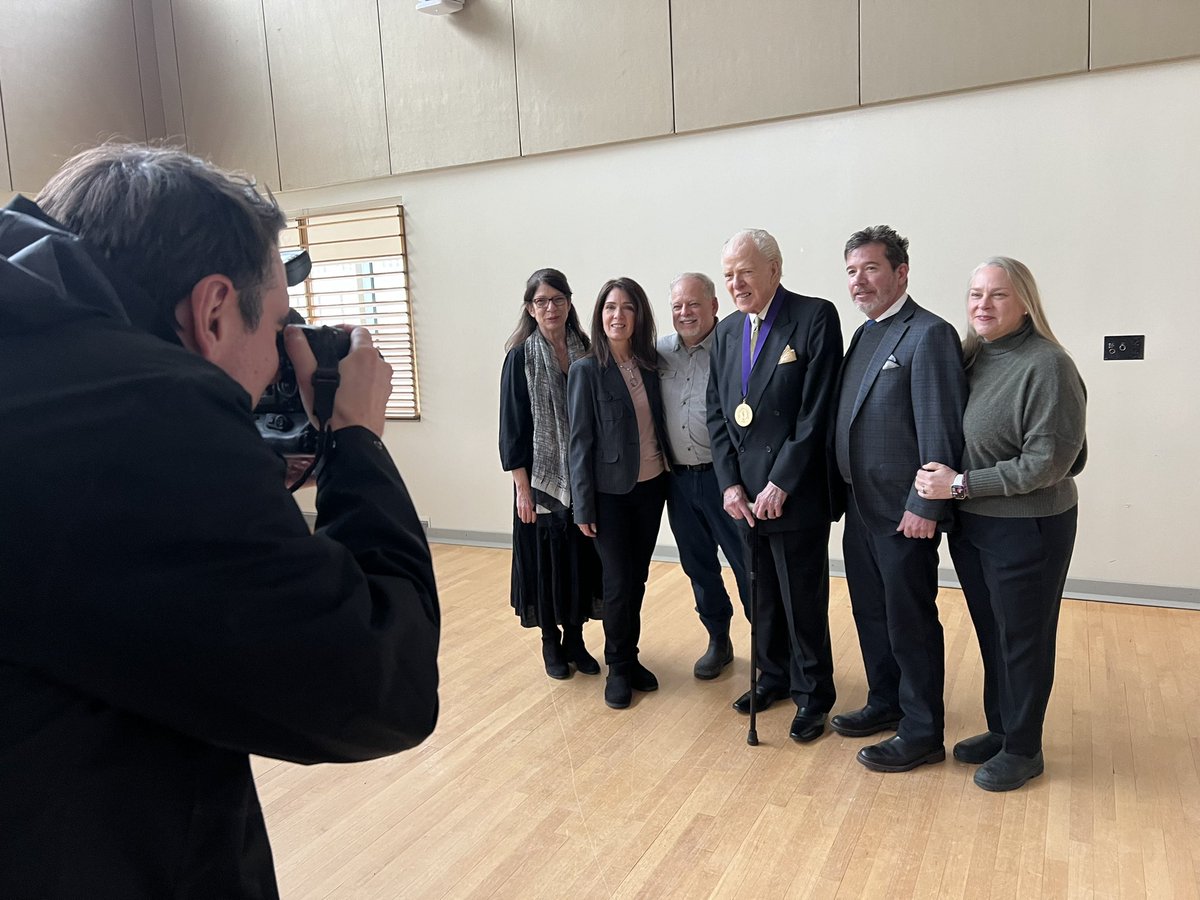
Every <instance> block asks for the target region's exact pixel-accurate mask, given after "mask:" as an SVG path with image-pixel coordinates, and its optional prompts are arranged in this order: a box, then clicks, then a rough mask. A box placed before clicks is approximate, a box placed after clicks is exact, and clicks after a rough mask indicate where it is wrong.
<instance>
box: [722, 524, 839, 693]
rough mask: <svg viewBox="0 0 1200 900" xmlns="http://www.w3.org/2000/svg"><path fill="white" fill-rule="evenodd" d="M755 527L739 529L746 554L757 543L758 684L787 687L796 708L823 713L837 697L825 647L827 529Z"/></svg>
mask: <svg viewBox="0 0 1200 900" xmlns="http://www.w3.org/2000/svg"><path fill="white" fill-rule="evenodd" d="M760 528H761V525H760V526H757V527H755V528H743V529H742V537H743V539H744V540H745V541H746V545H747V546H746V553H747V554H751V553H753V552H754V540H755V538H756V537H757V539H758V541H759V548H758V559H757V573H758V603H757V612H758V623H757V632H758V641H757V644H758V654H757V655H758V667H759V669H760V670H761V672H762V675H761V677H760V679H759V684H760V686H761V688H762V689H763V690H778V689H779V688H787V689H789V690H790V691H791V695H792V700H794V701H795V703H796V706H797V707H801V708H808V709H809V710H812V711H813V712H828V711H829V710H830V708H832V706H833V701H834V700H835V699H836V698H837V692H836V691H835V690H834V687H833V650H832V649H831V647H830V644H829V525H828V523H826V524H825V525H820V526H817V527H816V528H805V529H803V530H800V531H779V532H775V533H772V534H759V533H758V532H759V530H760ZM746 559H747V560H749V559H751V557H750V556H747V557H746Z"/></svg>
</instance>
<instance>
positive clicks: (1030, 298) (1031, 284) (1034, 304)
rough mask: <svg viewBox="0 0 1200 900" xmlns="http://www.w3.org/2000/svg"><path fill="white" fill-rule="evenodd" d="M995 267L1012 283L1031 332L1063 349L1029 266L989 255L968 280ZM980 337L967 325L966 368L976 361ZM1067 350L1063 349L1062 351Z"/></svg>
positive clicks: (972, 279)
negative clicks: (1051, 326) (1049, 319)
mask: <svg viewBox="0 0 1200 900" xmlns="http://www.w3.org/2000/svg"><path fill="white" fill-rule="evenodd" d="M987 268H996V269H1001V270H1003V271H1004V273H1005V274H1006V275H1008V280H1009V281H1011V282H1012V286H1013V293H1015V294H1016V295H1017V299H1018V300H1020V301H1021V303H1022V304H1023V305H1024V306H1025V309H1026V310H1027V311H1028V312H1029V320H1030V322H1031V323H1032V325H1033V330H1034V331H1036V332H1037V333H1038V334H1040V335H1041V336H1042V337H1044V338H1045V339H1046V340H1048V341H1050V343H1052V344H1057V345H1058V346H1059V347H1062V342H1061V341H1060V340H1059V339H1058V338H1056V337H1055V336H1054V332H1053V331H1051V330H1050V323H1049V321H1047V319H1046V311H1045V310H1044V309H1043V308H1042V295H1041V293H1039V291H1038V286H1037V282H1036V281H1035V280H1034V278H1033V273H1032V272H1030V271H1029V267H1028V266H1026V265H1025V264H1024V263H1023V262H1020V261H1018V260H1015V259H1013V258H1012V257H1011V256H990V257H988V258H987V259H985V260H984V261H983V262H981V263H980V264H979V265H977V266H976V267H975V268H974V270H973V271H972V272H971V281H974V280H975V276H976V275H978V274H979V270H980V269H987ZM969 284H970V283H969V282H968V288H967V296H968V297H969V296H970V287H969ZM981 342H982V338H980V337H979V335H978V334H977V333H976V331H975V326H974V325H972V324H971V323H970V321H968V322H967V336H966V337H965V338H963V360H964V362H965V363H966V364H967V365H970V364H971V363H972V362H974V361H975V354H977V353H978V352H979V345H980V343H981ZM1063 349H1064V350H1065V349H1066V348H1065V347H1064V348H1063Z"/></svg>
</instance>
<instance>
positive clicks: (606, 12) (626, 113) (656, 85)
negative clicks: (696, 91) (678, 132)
mask: <svg viewBox="0 0 1200 900" xmlns="http://www.w3.org/2000/svg"><path fill="white" fill-rule="evenodd" d="M513 18H514V29H515V32H516V46H517V99H518V104H519V107H520V113H521V150H522V153H524V154H531V153H545V152H548V151H551V150H564V149H567V148H570V147H586V146H590V145H594V144H605V143H610V142H613V141H627V140H633V139H635V138H644V137H651V136H654V135H660V134H669V133H670V132H671V131H672V129H673V127H674V121H673V114H672V98H671V47H670V40H671V36H670V5H669V3H668V0H604V2H602V3H597V2H594V0H553V2H546V0H513Z"/></svg>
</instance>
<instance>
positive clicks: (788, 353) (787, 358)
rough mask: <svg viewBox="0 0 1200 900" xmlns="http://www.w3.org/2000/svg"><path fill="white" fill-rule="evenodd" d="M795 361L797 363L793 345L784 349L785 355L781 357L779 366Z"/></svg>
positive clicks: (782, 354)
mask: <svg viewBox="0 0 1200 900" xmlns="http://www.w3.org/2000/svg"><path fill="white" fill-rule="evenodd" d="M795 361H796V351H795V350H793V349H792V345H791V344H788V345H787V346H786V347H784V348H783V353H781V354H780V355H779V363H778V365H781V366H782V365H783V364H784V363H790V362H795Z"/></svg>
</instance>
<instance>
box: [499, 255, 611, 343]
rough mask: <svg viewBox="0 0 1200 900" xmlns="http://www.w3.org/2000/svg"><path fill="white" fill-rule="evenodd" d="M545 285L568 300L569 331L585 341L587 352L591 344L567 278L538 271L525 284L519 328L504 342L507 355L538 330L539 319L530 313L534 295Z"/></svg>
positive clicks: (559, 274) (558, 274)
mask: <svg viewBox="0 0 1200 900" xmlns="http://www.w3.org/2000/svg"><path fill="white" fill-rule="evenodd" d="M543 284H545V285H549V286H550V287H552V288H554V290H556V291H558V292H559V293H560V294H562V295H563V296H564V297H566V298H567V330H568V331H573V332H575V334H577V335H578V336H579V339H580V340H581V341H583V349H585V350H586V349H587V348H588V347H589V346H591V344H590V342H589V341H588V337H587V335H586V334H584V333H583V327H582V326H581V325H580V324H579V313H577V312H576V311H575V304H573V303H571V286H570V285H569V284H567V276H566V275H564V274H563V273H562V272H560V271H558V269H538V270H537V271H536V272H534V273H533V274H532V275H530V276H529V280H527V281H526V282H525V299H523V300H522V301H521V317H520V318H519V319H517V327H516V328H514V329H513V333H512V334H510V335H509V336H508V340H507V341H505V342H504V351H505V352H506V353H507V352H508V351H509V350H511V349H513V347H519V346H520V345H521V344H523V343H525V339H526V338H527V337H529V336H530V335H531V334H533V333H534V332H535V331H536V330H537V319H535V318H534V317H533V314H532V313H531V312H530V311H529V306H530V304H532V303H533V295H534V294H536V293H537V289H538V288H539V287H541V286H542V285H543Z"/></svg>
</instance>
